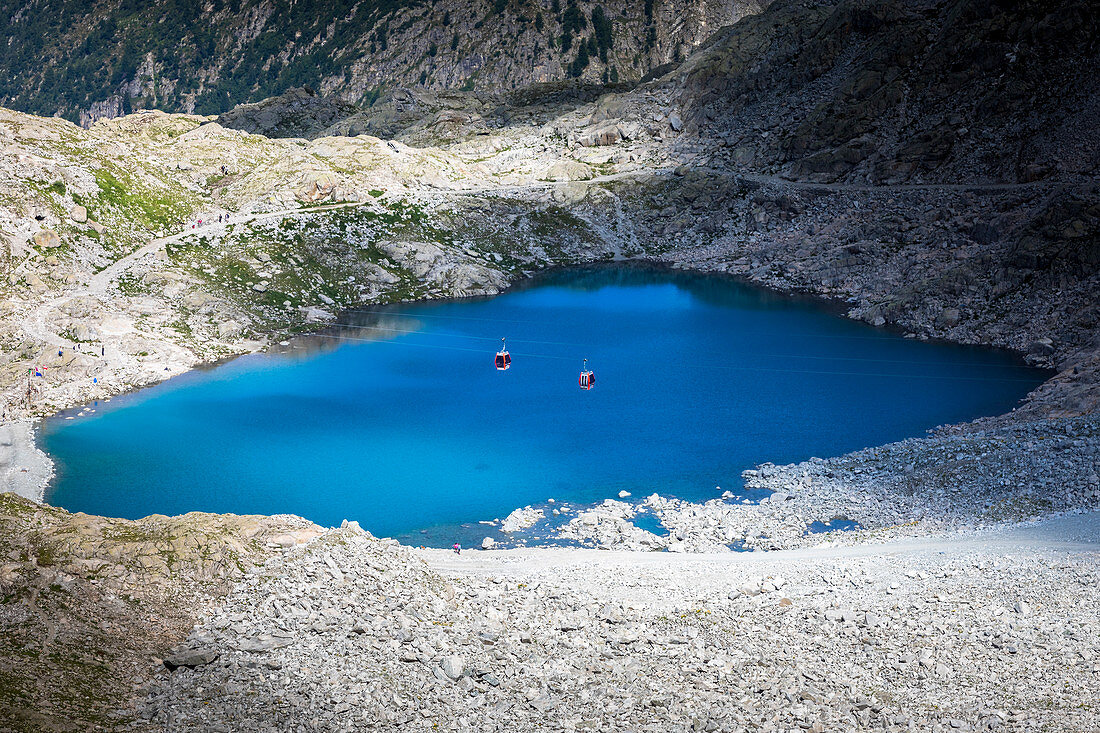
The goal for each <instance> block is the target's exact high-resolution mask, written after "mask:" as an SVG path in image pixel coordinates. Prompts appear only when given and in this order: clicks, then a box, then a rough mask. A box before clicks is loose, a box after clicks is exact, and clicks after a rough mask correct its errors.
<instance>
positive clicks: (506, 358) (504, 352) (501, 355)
mask: <svg viewBox="0 0 1100 733" xmlns="http://www.w3.org/2000/svg"><path fill="white" fill-rule="evenodd" d="M494 363H495V364H496V367H497V371H499V372H503V371H504V370H505V369H507V368H508V367H510V366H512V355H511V354H509V353H508V349H507V344H506V343H505V342H504V339H503V338H502V339H501V340H500V351H498V352H497V358H496V360H495V362H494Z"/></svg>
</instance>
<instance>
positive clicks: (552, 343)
mask: <svg viewBox="0 0 1100 733" xmlns="http://www.w3.org/2000/svg"><path fill="white" fill-rule="evenodd" d="M332 328H334V329H340V328H358V329H369V330H374V331H386V332H388V333H396V334H404V335H418V334H422V335H425V336H429V335H431V336H439V337H442V338H464V339H471V340H476V341H492V342H496V341H499V340H500V339H499V338H498V337H496V336H474V335H472V334H465V333H440V332H428V331H421V330H416V329H400V328H388V327H386V326H365V325H359V324H349V323H342V324H334V325H333V326H332ZM509 338H511V339H512V340H513V341H516V342H519V343H521V344H544V345H550V346H576V347H579V348H584V347H585V346H586V344H580V343H576V342H570V341H539V340H535V339H523V338H514V337H509ZM739 353H746V352H739ZM751 356H754V357H761V358H765V359H813V360H815V361H858V362H866V363H879V364H912V363H913V362H912V360H911V359H870V358H866V357H862V356H808V355H803V354H762V353H752V354H751ZM937 363H938V364H941V365H943V366H964V367H965V366H971V364H969V363H967V362H961V361H941V362H937ZM989 368H992V369H1029V370H1030V369H1034V367H1030V366H1027V365H1026V364H996V365H990V367H989ZM1024 381H1027V380H1024Z"/></svg>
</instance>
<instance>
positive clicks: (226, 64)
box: [0, 0, 766, 126]
mask: <svg viewBox="0 0 1100 733" xmlns="http://www.w3.org/2000/svg"><path fill="white" fill-rule="evenodd" d="M764 5H766V1H765V0H723V1H722V2H701V1H700V0H645V1H644V2H634V1H633V0H443V1H441V2H430V3H429V2H422V1H421V0H362V1H361V2H348V1H346V0H329V1H327V2H287V1H286V0H213V1H212V2H206V3H199V2H191V1H189V0H160V1H158V2H135V1H134V0H108V2H103V3H95V4H91V3H85V2H81V1H80V0H39V1H37V2H27V1H26V0H3V2H0V18H2V19H3V20H0V28H3V31H4V33H3V35H4V36H5V37H7V38H10V39H12V41H13V43H11V44H5V47H4V48H2V49H0V105H2V106H7V107H12V108H14V109H19V110H22V111H27V112H33V113H36V114H42V115H47V116H48V115H53V114H62V115H64V116H66V117H67V118H69V119H71V120H72V121H74V122H77V121H79V122H80V123H81V124H84V125H85V126H86V125H87V124H90V123H91V122H93V121H94V120H96V119H100V118H102V117H117V116H119V115H121V114H125V113H128V112H130V111H132V110H138V109H147V108H156V109H161V110H165V111H170V112H196V113H199V114H218V113H220V112H224V111H225V110H227V109H229V108H230V107H232V106H234V105H236V104H241V103H244V102H250V101H257V100H261V99H264V98H265V97H269V96H273V95H277V94H281V93H283V92H285V91H286V90H288V89H290V88H293V87H299V86H302V85H310V86H311V87H313V88H314V89H317V90H319V91H322V92H324V93H326V94H331V95H334V96H337V97H339V98H341V99H342V100H344V101H347V102H352V103H369V102H370V101H372V100H373V99H374V98H375V97H376V96H377V95H378V94H379V93H380V92H382V91H385V90H387V89H393V88H396V87H415V88H421V89H454V88H459V87H462V88H466V89H478V90H492V89H510V88H516V87H520V86H526V85H529V84H533V83H538V82H547V81H560V80H563V79H566V78H583V79H585V80H587V81H589V82H603V83H608V82H618V81H620V80H621V81H629V80H637V79H639V78H641V77H642V76H643V75H644V74H645V73H646V72H648V71H649V70H650V69H652V68H654V67H656V66H659V65H661V64H665V63H668V62H671V61H676V62H678V61H680V60H682V59H683V58H684V57H686V56H687V55H688V54H690V53H691V51H692V50H693V49H695V48H696V47H697V46H698V45H699V44H700V43H702V42H703V41H704V40H705V39H706V38H707V37H708V36H709V35H710V34H711V33H713V32H714V31H715V30H717V29H718V28H720V27H722V26H724V25H727V24H729V23H732V22H734V21H735V20H737V19H738V18H740V17H742V16H744V15H745V14H747V13H753V12H757V11H759V10H760V8H761V7H763V6H764Z"/></svg>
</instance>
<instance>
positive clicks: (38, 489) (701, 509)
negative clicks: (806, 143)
mask: <svg viewBox="0 0 1100 733" xmlns="http://www.w3.org/2000/svg"><path fill="white" fill-rule="evenodd" d="M608 267H613V268H624V269H638V270H653V271H660V272H668V273H684V274H693V273H698V274H699V275H703V276H708V277H716V278H719V279H723V280H725V279H728V280H731V281H733V282H735V283H738V284H740V285H743V286H746V287H749V288H752V289H760V290H762V291H764V292H768V293H774V294H775V295H777V296H780V297H783V298H790V299H792V300H793V301H795V302H799V301H802V302H807V303H810V304H812V305H814V306H815V307H819V308H821V309H823V310H824V311H826V312H828V313H831V314H832V315H837V316H840V315H843V316H845V317H846V318H849V319H853V320H858V319H854V317H853V315H852V313H851V312H849V311H846V310H844V307H843V305H842V301H841V299H840V298H838V297H829V296H826V295H823V294H818V293H812V292H791V291H788V290H785V289H782V288H775V287H771V286H768V285H765V284H762V283H760V282H755V281H753V280H751V279H746V278H744V277H742V276H739V275H736V274H730V273H726V272H721V271H709V270H707V269H706V268H690V269H689V268H684V267H682V266H680V265H678V263H675V262H662V261H659V260H653V259H650V258H647V259H635V260H626V261H623V262H620V263H603V262H592V263H583V264H581V265H563V266H555V267H550V268H545V269H542V270H539V271H537V272H535V273H532V274H531V275H529V276H528V277H525V278H523V279H522V280H517V281H516V282H514V283H512V284H511V285H510V286H509V287H508V288H507V289H506V290H505V291H504V292H512V291H515V290H523V289H526V288H529V287H537V286H538V283H539V280H540V279H543V278H547V277H553V276H554V275H555V274H558V273H561V272H567V271H570V270H582V271H583V270H599V269H606V268H608ZM472 297H473V298H478V299H484V298H487V297H489V298H491V297H495V296H483V295H474V296H472ZM462 300H465V299H463V298H445V299H437V298H425V299H420V300H415V301H407V302H406V304H407V303H426V302H437V301H438V302H447V301H454V302H459V301H462ZM400 305H402V304H401V303H393V304H385V305H381V306H380V307H382V308H387V307H390V308H392V307H399V306H400ZM376 307H377V306H376ZM351 312H354V310H353V311H349V313H351ZM344 317H345V316H344V315H341V317H340V318H344ZM339 320H340V319H338V320H337V322H336V323H323V324H318V326H319V328H318V330H317V331H314V332H311V333H310V334H303V335H321V336H323V335H324V332H325V330H326V329H329V328H339ZM880 328H883V327H880ZM884 328H885V330H888V331H891V332H894V333H899V329H897V328H892V327H890V326H886V327H884ZM900 332H901V333H903V334H904V333H905V332H904V330H900ZM905 335H911V334H905ZM939 340H943V341H945V342H947V343H955V342H954V341H952V340H951V339H939ZM284 343H285V342H284ZM277 344H279V342H276V341H274V339H271V340H270V341H269V342H267V343H265V344H262V345H261V346H260V348H255V349H252V350H251V351H242V352H240V353H238V354H233V355H230V356H222V357H219V358H216V359H212V360H209V361H203V362H197V363H195V364H194V365H192V366H191V367H190V368H189V369H187V370H186V371H191V370H203V369H209V368H214V367H216V366H218V365H219V364H222V363H225V362H227V361H231V360H235V359H237V358H239V357H241V356H246V355H249V354H257V353H271V352H272V351H273V350H274V349H275V348H276V346H277ZM988 348H992V349H997V350H1003V351H1006V352H1010V353H1012V355H1013V356H1014V357H1015V359H1016V360H1017V361H1018V362H1019V363H1020V364H1023V363H1024V361H1023V359H1022V355H1021V354H1020V353H1019V352H1015V351H1013V350H1011V349H1004V348H1003V347H997V346H989V347H988ZM179 375H180V373H179V372H177V371H176V370H174V369H173V370H172V371H170V372H169V373H168V374H167V376H166V378H170V377H173V376H179ZM1048 381H1049V380H1048ZM1044 384H1046V383H1044ZM147 386H152V385H151V384H150V385H144V386H141V387H139V386H135V387H133V388H131V389H128V390H126V391H124V392H122V393H119V394H115V395H111V397H108V398H107V399H111V398H114V397H118V396H121V395H122V394H132V393H135V392H137V391H140V389H143V388H144V387H147ZM1037 392H1039V390H1035V391H1033V392H1032V393H1030V394H1029V395H1028V396H1027V397H1025V399H1024V401H1025V403H1026V401H1027V400H1030V399H1032V398H1033V397H1034V396H1035V395H1036V393H1037ZM100 399H103V397H100ZM66 409H74V408H73V407H69V408H66ZM58 412H59V413H60V412H64V410H60V411H58ZM1014 413H1015V411H1011V412H1008V413H1005V414H1003V415H999V416H991V417H986V418H978V419H977V420H975V421H969V422H964V423H959V424H957V425H950V426H938V427H937V428H934V430H937V431H944V430H946V431H948V432H951V431H955V432H960V431H961V432H966V431H968V430H972V429H976V428H978V426H979V425H980V424H981V423H983V422H990V421H993V422H994V423H1004V421H1006V420H1007V421H1008V424H1012V423H1013V422H1015V421H1013V420H1012V418H1013V416H1014ZM16 425H18V423H16ZM932 430H933V429H930V431H929V432H931V431H932ZM9 432H10V433H11V434H12V435H13V437H14V440H15V442H16V449H15V450H14V451H13V455H14V456H16V458H14V459H13V460H14V461H16V462H18V464H19V465H18V466H16V465H15V464H13V465H12V468H11V469H9V471H8V472H7V473H6V474H4V476H5V479H4V480H5V483H4V484H3V486H4V490H13V489H14V490H15V491H16V493H19V494H20V495H21V496H25V497H27V498H31V499H33V500H35V501H39V502H42V501H43V497H44V494H45V493H46V492H47V491H48V488H49V482H50V481H51V479H52V477H53V475H54V472H53V469H52V460H51V459H50V457H49V456H48V455H47V454H46V453H45V452H43V451H42V450H41V448H40V447H39V445H38V443H37V441H36V439H35V438H34V431H33V430H28V429H25V428H24V429H13V430H10V431H9ZM886 447H887V446H879V448H886ZM847 455H851V454H847ZM847 455H840V456H835V457H834V458H832V459H829V460H836V461H839V460H842V459H844V458H846V457H847ZM765 465H767V464H765ZM800 465H802V464H791V466H788V467H783V468H784V469H790V470H791V471H793V472H794V473H795V474H797V473H798V472H799V471H800V470H801V469H799V466H800ZM23 468H26V469H27V471H26V472H23V471H22V469H23ZM760 468H761V467H760V466H757V467H755V468H754V469H751V470H749V471H747V472H746V473H753V472H754V471H757V470H759V469H760ZM13 472H18V473H21V474H23V476H21V477H20V478H21V480H20V481H14V480H13V479H12V478H11V477H12V476H13V475H14V473H13ZM780 474H782V471H776V472H774V475H776V476H778V475H780ZM883 474H884V476H887V477H888V476H889V474H890V471H889V470H884V471H883ZM768 488H769V489H771V490H773V491H777V492H784V493H787V494H788V496H789V495H791V493H793V492H792V489H793V488H795V484H793V483H791V482H787V483H784V482H783V481H782V480H776V481H774V482H772V484H771V485H769V486H768ZM832 493H833V494H836V493H837V492H835V491H834V492H832ZM664 502H665V504H664V506H663V509H662V511H665V512H666V513H668V514H669V515H670V516H671V512H673V511H674V510H673V509H672V507H675V511H676V512H678V514H679V515H681V516H682V515H684V514H691V513H692V512H693V511H694V512H695V513H696V514H698V515H699V516H707V515H712V514H713V513H714V512H713V510H712V509H711V508H708V506H711V507H712V506H713V505H714V504H716V503H722V504H724V502H720V501H718V500H715V501H713V502H688V501H683V500H679V499H665V500H664ZM765 503H766V502H765ZM835 504H836V502H832V503H830V504H829V506H835ZM726 506H728V505H726ZM753 506H756V505H753ZM825 506H826V505H825V504H823V505H822V506H821V507H820V508H819V511H812V512H806V511H802V512H800V516H802V517H810V519H809V520H808V521H824V520H828V519H830V518H831V516H824V515H823V514H822V511H824V507H825ZM739 508H740V507H739ZM606 517H611V520H612V524H611V525H608V526H606V527H601V528H600V530H599V531H595V532H592V531H588V530H581V531H577V530H578V527H577V524H578V521H577V520H579V521H580V522H581V523H584V522H588V521H593V519H594V518H595V522H596V523H597V524H598V523H599V521H601V520H602V519H603V518H606ZM577 520H575V521H574V522H571V523H570V524H569V525H567V530H566V532H565V534H564V536H565V537H567V538H570V539H574V540H580V541H581V542H582V543H583V542H588V543H592V544H594V546H615V547H619V546H630V544H631V543H632V542H637V540H638V537H637V536H636V533H634V532H633V531H632V530H631V531H627V532H625V533H624V532H623V530H624V528H625V524H626V522H625V520H626V517H625V515H624V512H623V511H622V510H617V509H614V508H612V509H611V510H608V509H607V507H604V509H603V510H601V509H600V507H599V506H593V507H589V508H588V509H586V510H585V511H582V512H581V516H579V517H578V518H577ZM868 524H870V525H872V527H871V528H872V529H881V526H882V524H883V523H882V522H876V521H871V522H868ZM615 529H617V530H618V533H617V534H618V535H619V536H618V537H616V532H615ZM743 529H744V527H739V530H743ZM604 530H611V531H610V532H608V531H604ZM681 534H682V532H681ZM689 534H691V535H692V536H694V535H695V534H696V533H695V532H694V531H689ZM788 534H789V533H788ZM832 534H835V535H839V536H840V538H841V540H840V541H846V542H850V541H854V540H856V539H857V538H858V537H862V536H864V535H865V534H867V533H866V532H856V533H851V532H843V533H832ZM629 535H635V536H634V539H633V540H627V539H625V538H626V537H627V536H629ZM646 535H649V536H646ZM653 537H655V536H653V535H650V533H643V535H642V539H644V540H645V543H644V544H645V545H646V546H650V547H661V546H662V545H667V544H672V545H673V546H674V547H675V546H677V545H679V547H677V548H676V549H679V550H681V551H683V549H684V548H687V547H690V546H693V545H694V544H697V543H696V542H694V541H691V540H687V537H684V538H682V539H681V540H680V542H676V534H675V533H673V535H672V537H673V541H672V542H671V543H661V542H652V539H653ZM742 539H747V540H749V545H750V546H751V545H752V544H753V543H752V538H751V537H748V536H745V535H742ZM685 540H687V542H686V544H685ZM624 543H625V545H624ZM710 544H711V545H713V541H711V542H710ZM727 544H728V543H727ZM784 546H790V545H789V542H788V544H787V545H784ZM761 549H762V548H761Z"/></svg>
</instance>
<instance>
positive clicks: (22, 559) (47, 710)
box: [0, 494, 320, 733]
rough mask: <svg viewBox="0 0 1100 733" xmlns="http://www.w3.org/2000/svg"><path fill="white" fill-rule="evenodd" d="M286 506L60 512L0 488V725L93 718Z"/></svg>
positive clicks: (297, 522)
mask: <svg viewBox="0 0 1100 733" xmlns="http://www.w3.org/2000/svg"><path fill="white" fill-rule="evenodd" d="M319 531H320V528H318V527H316V526H314V525H312V524H311V523H309V522H306V521H304V520H302V519H298V518H296V517H259V516H233V515H211V514H199V513H192V514H185V515H183V516H180V517H163V516H157V515H154V516H151V517H146V518H145V519H142V520H139V521H128V520H125V519H105V518H103V517H94V516H89V515H86V514H79V513H78V514H70V513H69V512H66V511H64V510H62V509H54V508H52V507H47V506H43V505H41V504H37V503H35V502H32V501H29V500H26V499H23V498H20V497H18V496H15V495H14V494H0V730H15V731H27V732H28V733H30V732H32V731H33V732H38V731H55V730H56V731H75V730H91V729H97V730H105V729H113V728H115V727H116V726H117V725H120V724H121V723H120V721H121V720H122V719H124V718H125V714H126V713H125V711H126V709H127V707H128V701H129V699H130V697H131V695H132V694H133V684H134V683H135V682H139V681H140V680H141V679H143V678H145V677H147V676H148V674H149V671H150V663H151V660H153V659H154V658H155V657H159V656H162V655H163V654H164V653H165V650H167V649H168V648H169V647H171V646H173V645H174V644H177V643H179V641H180V640H181V639H183V638H184V637H185V636H186V635H187V633H188V630H189V629H190V628H191V626H192V624H194V622H195V620H196V618H197V616H198V615H199V613H200V611H201V609H203V608H204V607H206V605H207V604H210V603H213V602H214V601H215V600H216V599H219V598H221V597H223V596H224V595H225V594H226V593H227V592H228V591H229V589H230V588H231V587H232V586H233V584H234V583H235V581H237V580H238V579H239V578H241V577H242V575H243V574H244V573H245V572H246V571H247V570H248V569H249V568H251V567H252V566H254V565H256V564H257V563H263V562H264V561H266V559H267V558H268V557H270V556H271V555H272V554H273V553H274V552H275V551H276V549H277V548H280V547H290V546H293V545H294V544H296V543H299V542H304V541H306V540H308V539H310V538H312V537H314V536H316V535H317V534H318V532H319Z"/></svg>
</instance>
